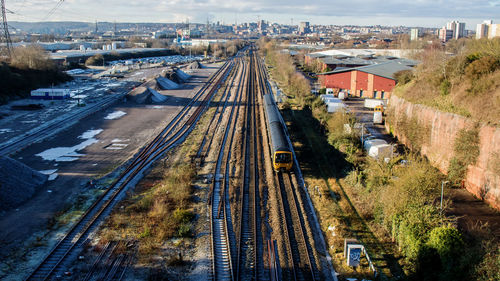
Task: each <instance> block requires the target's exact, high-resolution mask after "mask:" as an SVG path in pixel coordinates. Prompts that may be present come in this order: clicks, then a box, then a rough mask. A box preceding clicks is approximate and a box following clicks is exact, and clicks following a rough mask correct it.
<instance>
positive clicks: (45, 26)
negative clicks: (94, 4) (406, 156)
mask: <svg viewBox="0 0 500 281" xmlns="http://www.w3.org/2000/svg"><path fill="white" fill-rule="evenodd" d="M9 25H10V26H12V27H13V28H14V29H17V30H21V31H24V32H28V33H41V34H65V33H67V32H69V31H90V30H94V29H95V23H94V24H92V23H89V22H70V21H65V22H19V21H10V22H9Z"/></svg>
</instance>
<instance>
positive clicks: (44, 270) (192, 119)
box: [26, 61, 234, 280]
mask: <svg viewBox="0 0 500 281" xmlns="http://www.w3.org/2000/svg"><path fill="white" fill-rule="evenodd" d="M233 67H234V62H233V61H228V62H227V63H226V64H224V66H222V67H221V68H220V69H219V70H218V71H217V72H216V73H215V74H214V75H212V77H211V78H210V79H209V81H208V82H207V83H206V84H205V85H204V87H202V88H201V89H200V90H199V91H198V92H197V93H196V95H195V97H194V98H193V99H192V101H191V102H190V103H189V104H187V105H186V106H185V107H184V108H183V109H182V110H181V111H180V112H179V113H178V114H177V116H176V117H175V118H174V119H173V120H172V121H171V122H170V123H169V124H168V125H167V126H166V127H165V129H164V130H163V131H162V132H161V133H160V134H158V135H157V136H156V137H155V139H154V140H153V141H151V142H150V143H149V144H148V145H147V146H146V147H145V148H144V149H142V150H141V152H140V153H139V154H138V155H137V156H136V157H135V160H133V161H132V163H131V164H130V165H129V166H128V167H127V168H126V169H125V171H124V172H122V173H121V175H120V176H119V177H118V179H117V180H116V181H115V182H114V183H113V184H112V185H111V186H110V187H109V188H108V189H107V190H106V191H105V193H104V194H103V195H102V196H101V197H100V198H99V199H98V200H96V202H94V204H93V205H92V206H91V207H90V208H89V209H88V210H87V211H86V212H85V213H84V214H83V215H82V216H81V218H80V219H79V220H78V221H77V222H76V223H75V224H74V225H73V227H72V228H71V229H70V230H69V232H68V233H66V235H65V236H64V237H63V238H62V239H61V240H60V241H59V242H58V243H57V244H56V246H55V247H54V248H53V249H52V250H51V251H50V252H49V254H48V255H47V256H46V257H45V258H44V259H43V261H42V262H41V263H40V264H39V265H38V266H37V267H36V269H35V270H34V271H33V272H32V273H31V274H30V275H29V276H28V277H27V279H26V280H52V279H53V278H54V277H58V276H61V275H62V273H63V272H64V269H65V268H66V266H67V265H68V264H69V263H70V262H71V261H72V260H74V259H75V258H76V255H77V253H78V250H79V249H80V248H81V246H82V245H84V244H85V243H86V241H88V238H89V237H90V236H91V235H92V233H93V232H94V230H96V228H97V226H98V225H99V224H100V223H101V222H102V221H103V220H104V219H105V218H106V217H107V216H108V215H109V213H110V212H111V209H112V208H113V206H114V205H115V204H116V203H117V202H118V201H119V200H120V199H121V198H122V197H123V196H124V194H125V192H126V190H127V188H128V187H129V186H130V185H132V184H134V183H135V182H136V181H137V180H138V179H140V178H141V177H142V173H143V172H144V171H145V170H146V169H147V168H148V167H149V166H150V165H151V164H152V163H153V162H154V161H155V160H157V159H158V158H160V157H161V156H162V155H163V154H164V153H165V152H166V151H168V150H169V149H171V148H173V147H175V146H176V145H178V144H179V143H180V142H182V141H183V140H184V139H185V138H186V137H187V135H188V134H189V133H190V132H191V131H192V130H193V129H194V127H195V125H196V122H197V121H198V120H199V118H200V117H201V115H202V114H203V112H205V110H206V109H207V107H208V104H209V102H210V100H211V99H212V98H213V96H214V94H215V93H216V92H217V90H218V89H219V87H220V86H221V85H222V84H223V83H224V82H225V80H226V79H227V76H228V74H229V72H230V70H231V69H232V68H233ZM122 259H123V258H122ZM121 263H122V261H120V264H121ZM113 276H114V275H113ZM113 278H114V277H113Z"/></svg>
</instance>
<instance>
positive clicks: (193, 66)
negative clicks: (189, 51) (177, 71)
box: [186, 61, 203, 69]
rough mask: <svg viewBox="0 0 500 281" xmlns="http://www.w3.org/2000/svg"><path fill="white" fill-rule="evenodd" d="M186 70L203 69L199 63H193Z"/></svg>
mask: <svg viewBox="0 0 500 281" xmlns="http://www.w3.org/2000/svg"><path fill="white" fill-rule="evenodd" d="M186 68H187V69H200V68H203V65H202V64H201V63H200V62H199V61H194V62H192V63H190V64H189V65H188V66H187V67H186Z"/></svg>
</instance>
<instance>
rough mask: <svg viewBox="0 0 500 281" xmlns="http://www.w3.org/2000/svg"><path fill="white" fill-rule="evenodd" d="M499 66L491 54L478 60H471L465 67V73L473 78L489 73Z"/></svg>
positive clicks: (499, 63)
mask: <svg viewBox="0 0 500 281" xmlns="http://www.w3.org/2000/svg"><path fill="white" fill-rule="evenodd" d="M499 68H500V62H499V60H498V58H495V57H492V56H485V57H482V58H480V59H478V60H475V61H473V62H472V63H471V64H469V65H468V66H467V67H466V68H465V75H466V77H467V78H469V79H471V80H474V79H478V78H479V77H480V76H482V75H485V74H488V73H491V72H493V71H495V70H497V69H499Z"/></svg>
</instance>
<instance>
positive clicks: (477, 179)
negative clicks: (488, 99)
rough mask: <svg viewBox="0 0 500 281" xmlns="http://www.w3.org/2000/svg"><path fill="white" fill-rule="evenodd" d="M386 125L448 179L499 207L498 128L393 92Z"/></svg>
mask: <svg viewBox="0 0 500 281" xmlns="http://www.w3.org/2000/svg"><path fill="white" fill-rule="evenodd" d="M388 113H389V114H388V118H387V122H386V127H387V129H388V130H389V131H391V132H392V134H393V135H394V136H396V137H397V138H398V139H399V141H400V142H402V143H403V144H405V145H406V146H408V147H410V148H412V149H414V150H418V151H420V153H421V154H422V155H424V156H426V157H427V159H429V161H430V163H431V164H432V165H433V166H435V167H436V168H438V169H439V170H440V171H441V172H443V173H444V174H446V175H448V178H449V179H450V181H452V182H455V183H458V184H459V185H463V186H464V187H465V188H466V189H467V190H468V191H469V192H471V193H472V194H474V196H476V197H477V198H480V199H482V200H484V201H486V202H488V203H489V204H490V205H491V206H492V207H494V208H496V209H498V210H500V128H498V127H495V126H490V125H487V124H484V123H479V122H477V121H474V120H472V119H470V118H467V117H464V116H460V115H457V114H453V113H448V112H443V111H440V110H438V109H435V108H431V107H428V106H425V105H420V104H414V103H411V102H409V101H407V100H405V99H403V98H400V97H397V96H394V95H393V96H392V97H391V99H390V100H389V107H388Z"/></svg>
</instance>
